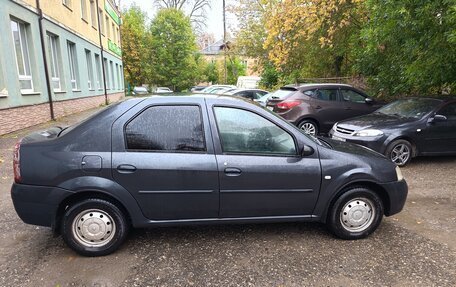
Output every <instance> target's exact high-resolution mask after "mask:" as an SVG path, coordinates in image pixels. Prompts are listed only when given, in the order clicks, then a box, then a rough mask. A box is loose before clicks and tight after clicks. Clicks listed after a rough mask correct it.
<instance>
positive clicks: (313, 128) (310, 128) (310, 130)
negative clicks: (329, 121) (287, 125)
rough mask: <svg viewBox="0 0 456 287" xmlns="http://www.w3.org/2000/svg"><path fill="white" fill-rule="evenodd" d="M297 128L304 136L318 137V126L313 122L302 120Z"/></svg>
mask: <svg viewBox="0 0 456 287" xmlns="http://www.w3.org/2000/svg"><path fill="white" fill-rule="evenodd" d="M298 128H299V129H300V130H303V131H304V132H305V133H306V134H310V135H313V136H316V135H318V125H317V123H316V122H315V121H313V120H303V121H301V122H300V123H299V124H298Z"/></svg>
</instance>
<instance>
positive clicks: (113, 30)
mask: <svg viewBox="0 0 456 287" xmlns="http://www.w3.org/2000/svg"><path fill="white" fill-rule="evenodd" d="M111 25H112V41H113V42H114V43H117V39H116V37H117V33H116V26H115V25H114V23H112V24H111Z"/></svg>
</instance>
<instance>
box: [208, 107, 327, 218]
mask: <svg viewBox="0 0 456 287" xmlns="http://www.w3.org/2000/svg"><path fill="white" fill-rule="evenodd" d="M261 112H263V113H264V114H261ZM261 112H260V111H257V112H254V111H251V110H246V109H242V108H238V107H230V106H217V105H212V107H211V109H210V111H209V113H210V117H211V124H212V125H211V127H212V133H213V137H214V144H215V147H216V151H217V165H218V170H219V180H220V217H225V218H227V217H228V218H236V217H268V216H291V215H310V214H311V213H312V211H313V208H314V206H315V203H316V200H317V197H318V193H319V189H320V181H321V171H320V163H319V159H318V157H317V153H315V154H314V155H312V156H309V157H305V158H303V157H301V156H299V155H298V146H297V144H296V138H295V135H293V134H292V133H290V132H289V131H287V130H286V128H284V126H280V125H279V124H277V123H275V122H274V121H272V120H271V119H268V118H267V116H271V115H269V114H268V113H267V112H265V111H261Z"/></svg>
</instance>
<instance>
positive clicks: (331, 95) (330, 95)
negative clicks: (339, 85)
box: [316, 89, 337, 101]
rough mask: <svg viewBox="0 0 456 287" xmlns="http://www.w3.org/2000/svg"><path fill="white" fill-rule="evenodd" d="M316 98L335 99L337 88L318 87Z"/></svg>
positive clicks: (323, 99)
mask: <svg viewBox="0 0 456 287" xmlns="http://www.w3.org/2000/svg"><path fill="white" fill-rule="evenodd" d="M316 98H317V99H319V100H322V101H337V90H335V89H320V90H317V91H316Z"/></svg>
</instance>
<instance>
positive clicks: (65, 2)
mask: <svg viewBox="0 0 456 287" xmlns="http://www.w3.org/2000/svg"><path fill="white" fill-rule="evenodd" d="M71 1H72V0H62V4H63V5H65V6H67V7H68V8H70V9H71Z"/></svg>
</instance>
